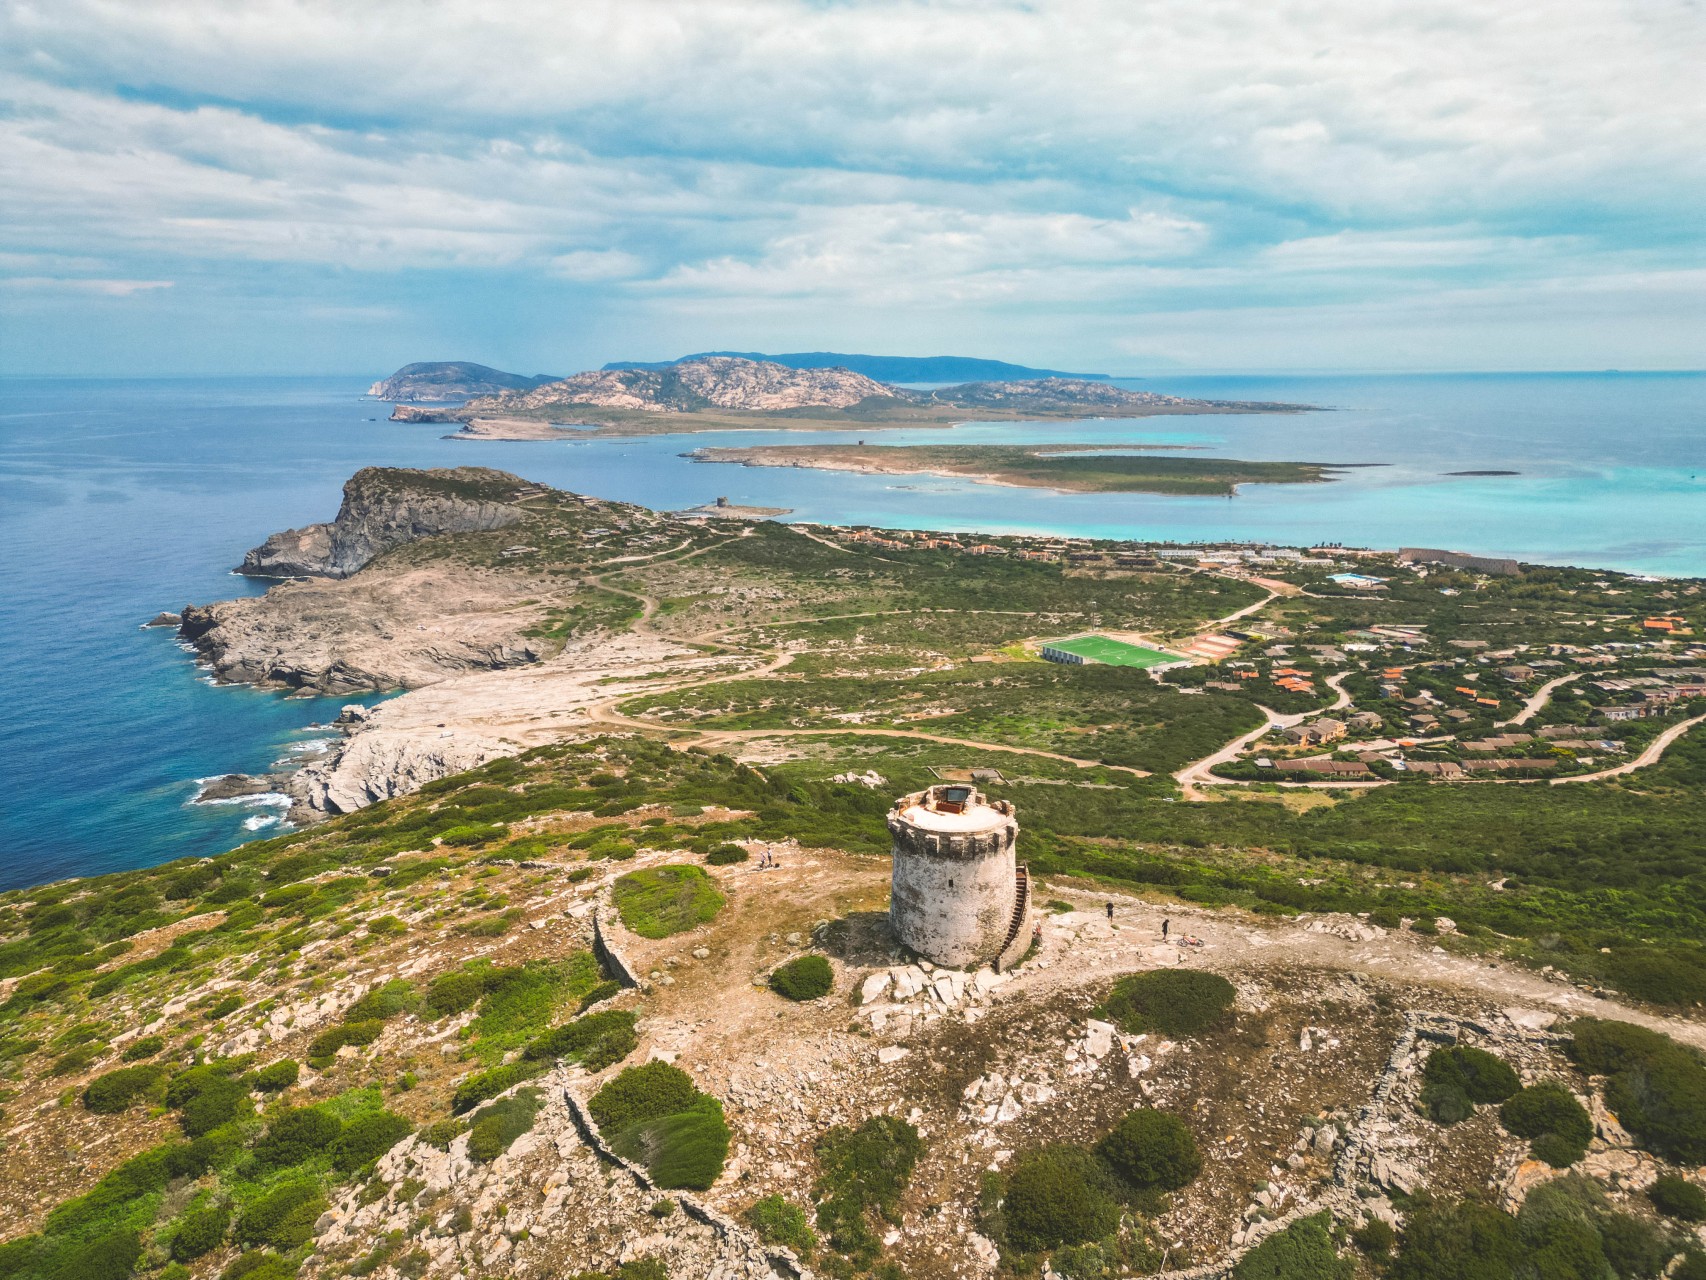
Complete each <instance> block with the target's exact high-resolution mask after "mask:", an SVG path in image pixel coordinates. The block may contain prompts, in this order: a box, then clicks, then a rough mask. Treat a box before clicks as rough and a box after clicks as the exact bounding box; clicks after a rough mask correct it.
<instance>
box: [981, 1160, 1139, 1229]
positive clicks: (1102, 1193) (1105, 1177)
mask: <svg viewBox="0 0 1706 1280" xmlns="http://www.w3.org/2000/svg"><path fill="white" fill-rule="evenodd" d="M1115 1193H1116V1188H1115V1186H1114V1185H1113V1180H1112V1177H1111V1176H1110V1175H1109V1173H1108V1172H1107V1170H1106V1169H1105V1168H1104V1167H1103V1166H1102V1164H1101V1163H1100V1162H1099V1161H1098V1160H1097V1159H1096V1158H1095V1157H1094V1156H1093V1155H1091V1154H1090V1153H1089V1152H1088V1151H1085V1150H1084V1149H1083V1148H1081V1147H1044V1148H1043V1149H1042V1150H1040V1151H1033V1152H1030V1153H1029V1154H1027V1155H1023V1156H1020V1157H1019V1158H1018V1160H1016V1161H1015V1162H1014V1164H1013V1166H1012V1168H1011V1170H1010V1171H1009V1172H1008V1174H1007V1184H1006V1194H1005V1195H1004V1196H1003V1198H1002V1205H1001V1214H1002V1220H1003V1224H1004V1228H1005V1231H1006V1243H1007V1244H1008V1245H1009V1246H1010V1247H1011V1248H1013V1249H1016V1250H1019V1251H1020V1252H1024V1253H1030V1252H1034V1251H1036V1250H1039V1249H1052V1248H1055V1247H1056V1246H1058V1245H1063V1244H1083V1243H1085V1242H1087V1241H1090V1240H1100V1239H1102V1238H1103V1237H1104V1236H1107V1235H1111V1234H1112V1233H1113V1231H1114V1229H1115V1228H1116V1227H1118V1226H1119V1221H1120V1210H1119V1203H1118V1200H1117V1198H1116V1194H1115Z"/></svg>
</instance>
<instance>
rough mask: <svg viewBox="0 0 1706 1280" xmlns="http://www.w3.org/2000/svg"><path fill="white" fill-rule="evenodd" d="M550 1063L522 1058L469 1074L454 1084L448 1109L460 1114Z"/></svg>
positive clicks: (540, 1070) (543, 1069)
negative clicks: (459, 1082) (460, 1081)
mask: <svg viewBox="0 0 1706 1280" xmlns="http://www.w3.org/2000/svg"><path fill="white" fill-rule="evenodd" d="M549 1066H550V1064H549V1063H548V1062H543V1061H539V1060H534V1059H523V1060H522V1061H520V1062H506V1063H505V1064H504V1065H503V1066H501V1067H493V1068H492V1069H491V1070H490V1071H481V1072H479V1073H478V1074H476V1075H471V1076H469V1077H468V1078H467V1079H466V1080H464V1081H463V1082H462V1083H461V1084H459V1085H457V1086H456V1092H455V1093H454V1094H453V1095H451V1099H450V1109H451V1110H452V1111H454V1112H455V1113H457V1114H458V1115H460V1114H461V1113H462V1112H464V1111H468V1110H471V1109H472V1108H474V1107H477V1106H479V1105H480V1103H482V1102H484V1101H485V1100H486V1099H487V1098H495V1097H497V1096H498V1094H500V1093H502V1092H504V1090H506V1089H508V1088H510V1087H511V1086H513V1085H518V1084H520V1083H521V1082H522V1081H523V1080H531V1079H532V1078H533V1077H534V1076H536V1075H539V1074H540V1073H541V1072H543V1071H545V1070H546V1069H547V1068H548V1067H549Z"/></svg>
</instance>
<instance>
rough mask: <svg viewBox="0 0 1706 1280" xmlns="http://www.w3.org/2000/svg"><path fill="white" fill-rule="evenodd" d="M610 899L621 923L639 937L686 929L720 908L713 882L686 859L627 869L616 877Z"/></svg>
mask: <svg viewBox="0 0 1706 1280" xmlns="http://www.w3.org/2000/svg"><path fill="white" fill-rule="evenodd" d="M611 900H612V901H613V902H614V903H615V904H616V910H617V912H618V913H619V914H620V915H621V917H622V923H623V924H624V925H626V926H627V927H628V928H629V929H631V930H632V931H633V932H635V933H637V934H639V935H640V936H641V937H642V938H667V937H669V936H670V935H671V934H675V933H685V932H686V931H687V930H689V929H694V928H697V927H698V926H699V925H702V924H704V923H705V922H706V921H707V920H710V919H711V918H713V917H714V916H715V915H716V914H717V912H719V911H721V910H722V909H723V901H724V899H723V895H722V892H721V890H719V889H718V888H717V885H716V882H715V881H714V880H712V879H711V877H710V876H708V875H706V874H705V872H704V871H702V870H701V869H700V868H698V867H695V866H691V865H688V864H685V863H673V864H670V865H668V866H662V867H647V868H646V869H645V870H643V871H630V872H629V873H628V874H627V875H625V876H622V877H621V878H620V879H618V880H617V881H616V884H615V886H614V887H613V888H612V890H611Z"/></svg>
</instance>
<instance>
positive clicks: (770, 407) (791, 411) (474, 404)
mask: <svg viewBox="0 0 1706 1280" xmlns="http://www.w3.org/2000/svg"><path fill="white" fill-rule="evenodd" d="M399 376H400V375H399ZM1310 408H1312V406H1309V405H1298V404H1280V403H1271V402H1265V401H1264V402H1252V401H1233V400H1193V399H1189V398H1186V397H1183V396H1170V395H1163V394H1161V393H1159V392H1154V391H1130V390H1127V389H1125V388H1123V387H1116V386H1113V385H1112V384H1110V383H1108V382H1106V381H1097V380H1094V379H1086V378H1058V377H1048V378H1024V379H1018V380H1010V381H986V382H966V383H959V384H956V385H953V386H947V387H938V388H935V389H933V390H912V389H908V388H905V387H900V386H896V385H893V384H891V383H885V382H879V381H877V380H876V379H874V378H871V377H868V376H866V375H865V374H862V373H858V372H855V371H853V370H851V369H844V368H809V369H795V368H791V367H789V366H787V365H783V364H777V363H774V362H770V361H763V360H749V359H747V358H745V357H744V356H703V357H700V358H697V359H694V360H690V361H686V362H683V363H679V364H671V365H668V366H665V367H663V368H656V369H640V368H630V369H595V370H590V371H588V372H585V373H577V374H575V375H574V376H573V377H570V378H562V379H558V380H555V381H550V382H545V383H542V384H539V385H530V386H523V387H513V388H506V389H503V390H500V391H496V392H493V393H490V394H485V395H480V396H476V397H473V398H471V399H469V400H467V401H466V402H464V403H462V404H460V405H456V406H451V405H445V404H442V403H441V404H438V405H422V404H403V403H399V404H398V405H397V406H396V408H395V410H394V411H393V412H392V414H391V417H392V420H393V421H398V422H459V423H464V424H467V425H466V427H465V429H464V430H463V431H462V432H460V433H459V434H460V435H462V436H464V437H478V438H484V439H539V438H548V437H550V436H552V435H554V434H555V432H554V427H555V425H558V424H563V425H573V426H577V427H587V428H592V429H595V430H602V431H606V432H609V433H621V434H629V435H636V434H654V433H659V432H679V431H714V430H728V429H751V428H752V427H754V426H771V427H785V428H787V429H791V430H814V429H817V430H824V429H839V430H845V429H846V428H847V427H849V426H853V425H858V424H872V425H885V426H951V425H953V424H955V423H957V422H962V421H965V420H966V419H967V418H978V419H996V420H1026V419H1039V418H1042V419H1051V418H1070V419H1080V418H1087V417H1100V418H1138V417H1148V416H1151V415H1157V414H1195V413H1296V412H1302V411H1307V410H1309V409H1310Z"/></svg>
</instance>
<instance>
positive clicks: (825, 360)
mask: <svg viewBox="0 0 1706 1280" xmlns="http://www.w3.org/2000/svg"><path fill="white" fill-rule="evenodd" d="M709 356H732V357H734V358H736V359H738V360H757V361H762V362H764V363H767V364H779V365H783V366H784V367H786V368H789V369H846V370H848V371H849V372H850V373H862V374H864V375H865V376H866V377H867V378H875V379H876V380H877V381H878V382H1007V381H1013V380H1016V379H1029V378H1078V379H1093V380H1095V381H1098V382H1101V381H1106V380H1107V377H1108V375H1107V374H1105V373H1066V372H1063V371H1062V370H1059V369H1033V368H1031V367H1030V366H1029V365H1023V364H1009V363H1008V362H1007V361H1005V360H980V359H978V358H976V357H974V356H870V355H855V354H849V353H846V352H841V351H795V352H790V353H788V354H785V355H774V356H773V355H765V354H764V353H763V352H761V351H700V352H697V353H695V354H693V355H690V356H682V357H681V358H680V359H678V360H655V361H645V360H613V361H611V362H610V363H609V364H607V365H605V366H604V368H605V369H606V370H616V369H669V368H673V367H674V366H676V365H681V364H688V363H690V362H692V361H695V360H703V359H705V358H707V357H709Z"/></svg>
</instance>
